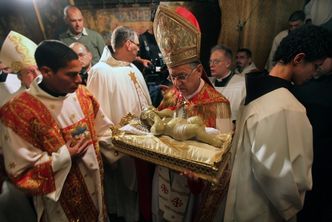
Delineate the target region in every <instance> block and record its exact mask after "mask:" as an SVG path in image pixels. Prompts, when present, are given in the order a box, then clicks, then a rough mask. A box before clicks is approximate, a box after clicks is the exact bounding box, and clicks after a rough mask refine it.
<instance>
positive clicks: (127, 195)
mask: <svg viewBox="0 0 332 222" xmlns="http://www.w3.org/2000/svg"><path fill="white" fill-rule="evenodd" d="M106 52H107V53H106ZM87 87H88V89H89V90H90V91H91V92H92V93H93V94H94V95H95V97H96V98H97V100H98V101H99V103H100V105H101V108H102V109H103V111H104V112H105V114H106V116H107V117H109V118H110V119H111V121H112V122H114V124H118V123H119V122H120V120H121V118H122V117H123V116H125V115H126V114H128V113H131V114H135V115H138V116H139V114H140V113H141V111H142V110H143V108H145V107H147V106H148V105H151V99H150V95H149V91H148V88H147V86H146V83H145V80H144V78H143V75H142V73H141V72H140V71H139V70H138V69H137V68H136V66H135V65H134V64H132V63H128V62H123V61H118V60H116V59H114V58H113V57H112V55H111V54H110V53H109V52H108V48H105V49H104V53H103V56H102V59H101V61H100V62H99V63H97V64H95V65H94V66H93V67H92V68H91V70H90V72H89V78H88V82H87ZM111 168H112V169H110V168H107V166H105V171H106V173H105V191H106V201H107V202H108V212H109V213H111V214H117V215H118V216H122V217H124V218H125V219H126V221H137V220H138V219H139V213H138V196H137V188H136V186H137V184H136V183H137V179H136V168H135V162H134V159H132V158H131V157H128V156H125V157H123V158H122V159H121V160H120V161H118V162H117V163H115V164H113V165H112V166H111Z"/></svg>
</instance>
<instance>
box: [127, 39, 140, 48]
mask: <svg viewBox="0 0 332 222" xmlns="http://www.w3.org/2000/svg"><path fill="white" fill-rule="evenodd" d="M128 40H129V41H130V42H131V43H133V44H134V45H136V46H137V47H138V48H139V43H136V42H134V41H133V40H130V39H128Z"/></svg>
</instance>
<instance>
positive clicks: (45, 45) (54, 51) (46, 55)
mask: <svg viewBox="0 0 332 222" xmlns="http://www.w3.org/2000/svg"><path fill="white" fill-rule="evenodd" d="M76 59H78V56H77V54H76V53H75V52H74V51H73V50H72V49H71V48H69V47H68V46H66V45H65V44H64V43H62V42H60V41H58V40H45V41H42V42H41V43H40V44H39V45H38V47H37V49H36V52H35V60H36V63H37V66H38V68H41V67H43V66H47V67H49V68H50V69H52V71H53V72H57V71H58V70H59V69H60V68H64V67H66V66H67V64H68V63H69V62H70V61H72V60H76Z"/></svg>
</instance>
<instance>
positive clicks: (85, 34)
mask: <svg viewBox="0 0 332 222" xmlns="http://www.w3.org/2000/svg"><path fill="white" fill-rule="evenodd" d="M64 19H65V22H66V24H67V26H68V30H67V31H66V32H65V33H62V34H61V35H60V36H59V39H60V40H61V41H62V42H64V43H65V44H67V45H70V44H71V43H73V42H80V43H82V44H83V45H85V46H86V47H87V48H88V49H89V51H90V52H91V53H92V55H93V59H92V64H95V63H97V62H98V61H99V59H100V56H101V54H102V52H103V49H104V46H105V42H104V39H103V37H102V36H101V35H100V34H99V33H97V32H95V31H93V30H91V29H88V28H85V27H84V18H83V15H82V13H81V11H80V9H79V8H77V7H75V6H72V5H69V6H67V7H66V8H65V9H64Z"/></svg>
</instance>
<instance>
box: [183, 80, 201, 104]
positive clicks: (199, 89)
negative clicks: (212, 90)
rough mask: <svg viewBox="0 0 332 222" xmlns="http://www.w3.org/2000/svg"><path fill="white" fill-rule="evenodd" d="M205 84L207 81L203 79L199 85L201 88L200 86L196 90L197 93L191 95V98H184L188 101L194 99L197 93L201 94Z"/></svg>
mask: <svg viewBox="0 0 332 222" xmlns="http://www.w3.org/2000/svg"><path fill="white" fill-rule="evenodd" d="M204 84H205V81H204V80H203V79H201V81H200V83H199V86H198V88H197V89H196V91H195V92H194V93H193V94H191V95H189V96H183V97H184V98H185V99H186V100H189V99H191V98H193V97H194V96H196V95H197V93H199V92H200V91H201V90H202V88H203V86H204Z"/></svg>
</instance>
